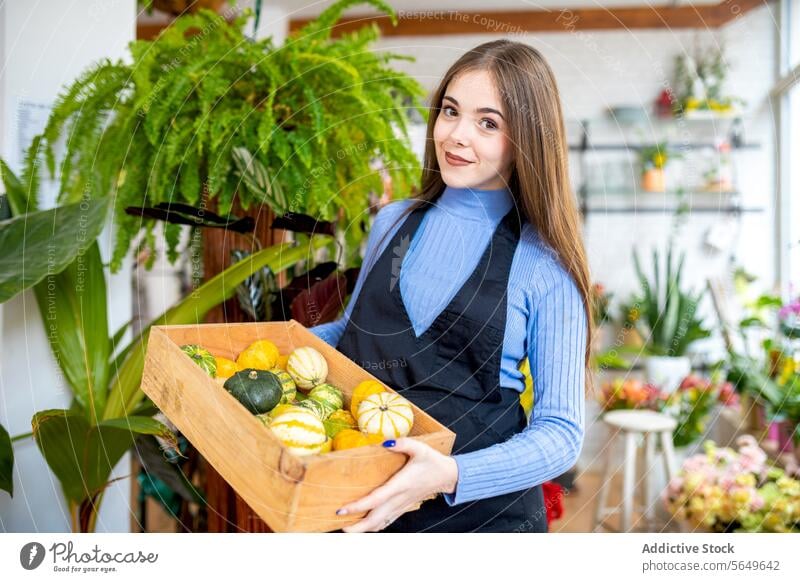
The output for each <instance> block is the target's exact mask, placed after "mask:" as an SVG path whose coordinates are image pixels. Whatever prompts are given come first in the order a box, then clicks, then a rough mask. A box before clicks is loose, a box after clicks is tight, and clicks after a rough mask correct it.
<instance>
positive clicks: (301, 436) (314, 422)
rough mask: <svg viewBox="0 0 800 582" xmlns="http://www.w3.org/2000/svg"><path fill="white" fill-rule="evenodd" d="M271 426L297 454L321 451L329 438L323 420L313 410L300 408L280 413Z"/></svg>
mask: <svg viewBox="0 0 800 582" xmlns="http://www.w3.org/2000/svg"><path fill="white" fill-rule="evenodd" d="M269 428H270V430H272V432H273V433H275V436H277V437H278V438H279V439H280V440H281V442H282V443H283V445H284V446H285V447H286V448H288V449H289V450H290V451H291V452H292V453H294V454H295V455H314V454H316V453H320V452H322V449H323V448H324V446H325V443H326V441H327V440H328V435H327V434H325V425H323V424H322V421H321V420H320V419H319V418H317V416H316V415H315V414H314V413H313V412H311V411H308V410H303V409H300V408H295V409H293V410H287V411H286V412H283V413H280V414H278V415H277V416H276V417H275V418H273V419H272V422H270V423H269Z"/></svg>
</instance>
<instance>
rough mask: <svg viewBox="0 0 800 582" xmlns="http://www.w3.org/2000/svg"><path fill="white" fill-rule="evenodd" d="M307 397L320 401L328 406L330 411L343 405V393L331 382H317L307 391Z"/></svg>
mask: <svg viewBox="0 0 800 582" xmlns="http://www.w3.org/2000/svg"><path fill="white" fill-rule="evenodd" d="M308 397H309V398H313V399H314V400H318V401H320V402H321V403H322V404H324V405H325V406H327V407H328V410H329V411H330V413H332V412H334V411H336V410H339V409H341V408H342V406H343V405H344V395H343V394H342V391H341V390H339V389H338V388H337V387H336V386H334V385H333V384H327V383H326V384H319V385H318V386H314V387H313V388H312V389H311V392H309V393H308Z"/></svg>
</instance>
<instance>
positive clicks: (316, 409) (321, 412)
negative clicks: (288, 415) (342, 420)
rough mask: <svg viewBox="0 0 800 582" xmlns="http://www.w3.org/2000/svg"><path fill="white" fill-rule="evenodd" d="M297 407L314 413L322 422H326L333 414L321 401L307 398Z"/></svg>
mask: <svg viewBox="0 0 800 582" xmlns="http://www.w3.org/2000/svg"><path fill="white" fill-rule="evenodd" d="M295 406H299V407H300V408H305V409H306V410H308V411H310V412H312V413H313V414H314V415H315V416H316V417H317V418H319V419H320V420H325V419H326V418H328V415H329V414H330V413H331V411H330V409H329V408H328V407H327V406H325V405H324V404H323V403H322V402H320V401H319V400H314V399H313V398H306V399H305V400H303V401H302V402H298V403H297V404H296V405H295Z"/></svg>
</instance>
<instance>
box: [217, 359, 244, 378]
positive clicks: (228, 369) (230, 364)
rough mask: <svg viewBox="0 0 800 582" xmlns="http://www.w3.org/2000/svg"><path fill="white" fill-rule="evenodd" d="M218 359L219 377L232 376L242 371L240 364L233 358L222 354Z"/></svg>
mask: <svg viewBox="0 0 800 582" xmlns="http://www.w3.org/2000/svg"><path fill="white" fill-rule="evenodd" d="M216 359H217V378H230V377H231V376H233V375H234V374H235V373H236V372H239V371H240V368H239V366H238V364H237V363H236V362H234V361H233V360H229V359H228V358H223V357H221V356H218V357H217V358H216Z"/></svg>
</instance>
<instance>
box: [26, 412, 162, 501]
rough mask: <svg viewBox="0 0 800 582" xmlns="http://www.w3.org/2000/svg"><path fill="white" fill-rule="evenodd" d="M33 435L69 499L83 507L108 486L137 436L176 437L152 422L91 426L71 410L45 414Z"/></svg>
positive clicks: (40, 414)
mask: <svg viewBox="0 0 800 582" xmlns="http://www.w3.org/2000/svg"><path fill="white" fill-rule="evenodd" d="M32 424H33V435H34V438H35V439H36V444H37V446H38V447H39V450H40V451H41V452H42V456H44V458H45V461H47V464H48V466H49V467H50V469H51V470H52V471H53V473H54V474H55V475H56V477H57V478H58V480H59V481H60V482H61V487H62V489H63V490H64V494H65V495H66V497H67V499H69V500H70V501H72V502H74V503H80V502H81V501H83V500H84V499H86V498H88V497H91V496H93V495H96V494H97V493H99V492H100V491H101V490H102V489H104V488H105V486H106V485H107V484H108V480H109V476H110V475H111V471H112V470H113V469H114V466H115V465H116V464H117V463H118V462H119V460H120V459H121V458H122V456H123V455H124V454H125V452H126V451H127V450H128V449H129V448H130V447H131V445H132V444H133V441H134V438H135V437H136V435H137V434H157V435H159V436H165V437H167V438H170V439H174V438H175V437H174V434H173V433H172V432H171V431H170V430H169V429H168V428H167V427H165V426H164V425H163V424H161V423H160V422H158V421H156V420H154V419H152V418H141V417H129V418H125V419H111V420H106V421H103V422H102V423H100V424H99V425H94V426H92V425H90V424H89V423H88V422H87V421H86V418H85V417H84V416H83V415H81V414H79V413H76V412H72V411H69V410H43V411H41V412H38V413H36V414H35V415H34V417H33V421H32Z"/></svg>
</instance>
